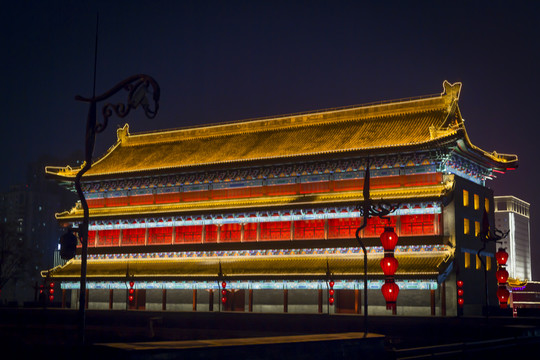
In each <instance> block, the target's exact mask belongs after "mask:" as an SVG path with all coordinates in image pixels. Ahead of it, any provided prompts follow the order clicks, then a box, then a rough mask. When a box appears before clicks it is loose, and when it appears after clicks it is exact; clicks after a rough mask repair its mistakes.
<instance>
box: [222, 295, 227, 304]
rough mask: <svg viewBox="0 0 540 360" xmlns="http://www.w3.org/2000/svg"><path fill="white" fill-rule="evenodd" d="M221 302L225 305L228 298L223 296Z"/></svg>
mask: <svg viewBox="0 0 540 360" xmlns="http://www.w3.org/2000/svg"><path fill="white" fill-rule="evenodd" d="M221 302H222V303H223V304H225V303H226V302H227V298H226V297H225V296H223V297H222V298H221Z"/></svg>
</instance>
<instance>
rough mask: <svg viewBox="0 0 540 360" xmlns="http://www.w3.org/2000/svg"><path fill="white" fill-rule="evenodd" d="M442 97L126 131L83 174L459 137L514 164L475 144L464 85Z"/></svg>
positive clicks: (69, 173) (65, 171)
mask: <svg viewBox="0 0 540 360" xmlns="http://www.w3.org/2000/svg"><path fill="white" fill-rule="evenodd" d="M443 87H444V92H443V93H442V94H441V95H440V96H435V97H426V98H419V99H408V100H404V101H394V102H386V103H384V102H383V103H376V104H369V105H361V106H353V107H347V108H340V109H331V110H320V111H313V112H309V113H303V114H296V115H287V116H278V117H274V118H264V119H255V120H247V121H240V122H234V123H226V124H217V125H208V126H201V127H195V128H184V129H179V130H170V131H156V132H150V133H141V134H133V135H132V134H130V133H129V128H128V125H127V124H126V126H125V127H124V128H122V129H118V141H117V143H116V144H115V145H114V146H113V147H111V149H109V151H108V152H107V153H106V154H105V155H104V156H103V157H101V158H100V159H98V160H97V161H95V162H94V164H93V166H92V168H91V169H90V170H89V171H88V172H87V173H86V174H85V175H84V176H85V177H86V178H95V177H100V176H112V175H115V174H130V173H141V172H142V173H144V172H158V171H168V170H178V169H190V168H198V167H212V166H224V165H226V164H232V163H234V164H240V163H245V162H253V161H268V160H272V159H287V158H292V157H294V158H298V157H311V156H315V157H320V156H324V155H330V154H334V155H336V156H339V155H340V154H348V153H351V152H355V151H373V150H376V151H384V150H385V149H396V148H400V149H401V148H404V147H405V148H407V147H418V146H428V145H429V144H431V143H434V142H440V141H445V140H447V141H450V140H451V139H454V138H462V139H464V140H465V141H466V143H467V144H468V145H470V148H472V149H474V151H476V152H478V153H479V154H480V156H485V157H487V158H489V159H490V160H491V161H495V162H502V163H505V162H508V161H517V157H515V155H497V154H496V153H487V152H484V151H482V150H480V149H478V148H476V147H474V146H473V145H472V144H471V143H470V141H469V139H468V137H467V135H466V132H465V128H464V125H463V119H462V118H461V116H460V113H459V109H458V106H457V101H458V99H459V93H460V89H461V83H455V84H450V83H448V82H447V81H445V82H444V83H443ZM78 171H79V169H72V168H70V167H65V168H58V167H47V168H46V172H47V173H48V174H51V175H54V176H58V177H61V178H73V177H75V174H76V173H77V172H78Z"/></svg>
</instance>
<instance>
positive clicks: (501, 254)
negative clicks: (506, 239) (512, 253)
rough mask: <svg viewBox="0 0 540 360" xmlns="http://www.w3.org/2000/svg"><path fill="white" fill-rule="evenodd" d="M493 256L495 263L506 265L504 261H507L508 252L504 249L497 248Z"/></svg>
mask: <svg viewBox="0 0 540 360" xmlns="http://www.w3.org/2000/svg"><path fill="white" fill-rule="evenodd" d="M495 258H496V259H497V263H498V264H499V265H506V262H507V261H508V253H507V252H506V250H505V249H503V248H499V251H497V253H496V254H495Z"/></svg>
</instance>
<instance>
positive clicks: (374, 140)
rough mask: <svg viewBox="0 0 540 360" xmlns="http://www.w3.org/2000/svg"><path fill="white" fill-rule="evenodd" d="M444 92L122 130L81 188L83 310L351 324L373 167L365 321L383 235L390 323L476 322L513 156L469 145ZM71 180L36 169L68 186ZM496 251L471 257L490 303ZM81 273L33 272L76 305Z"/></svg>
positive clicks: (74, 265)
mask: <svg viewBox="0 0 540 360" xmlns="http://www.w3.org/2000/svg"><path fill="white" fill-rule="evenodd" d="M443 85H444V91H443V93H442V94H441V95H435V96H426V97H419V98H411V99H405V100H398V101H388V102H378V103H374V104H367V105H361V106H350V107H344V108H337V109H327V110H319V111H312V112H306V113H300V114H292V115H283V116H276V117H269V118H260V119H253V120H246V121H238V122H231V123H222V124H216V125H204V126H199V127H190V128H184V129H179V130H169V131H155V132H149V133H139V134H131V133H130V131H129V127H128V125H127V124H126V126H124V127H123V128H121V129H119V130H118V140H117V142H116V144H114V145H113V146H112V147H111V148H110V149H109V150H108V151H107V152H106V154H105V155H103V156H102V157H101V158H99V159H97V160H96V161H95V163H94V165H93V167H92V168H91V169H90V170H89V171H88V172H87V173H86V174H85V175H84V177H83V182H84V189H85V194H86V198H87V199H88V203H89V206H90V229H89V258H88V290H87V291H88V296H87V297H86V299H87V301H88V307H89V308H105V309H107V308H108V309H126V308H130V309H135V308H136V309H150V310H161V309H163V310H189V311H191V310H197V311H223V310H234V311H255V312H256V311H259V312H276V311H278V312H283V311H284V312H313V313H317V312H324V313H326V312H331V313H333V312H341V313H361V311H362V306H363V304H362V299H363V295H362V292H363V291H366V289H364V286H363V280H362V279H363V252H362V249H361V247H360V246H359V243H358V242H357V240H356V239H355V232H356V229H357V228H358V227H359V226H360V224H361V223H362V218H361V217H360V213H359V210H358V208H359V205H360V204H361V202H362V201H363V200H364V198H363V193H362V190H363V185H364V177H365V175H366V165H367V164H369V166H370V175H371V181H370V184H371V185H370V198H371V199H372V200H373V201H375V202H377V201H384V202H386V203H392V204H396V206H397V210H396V211H394V212H393V213H391V214H390V216H389V217H388V218H386V219H381V218H378V217H372V218H369V219H368V222H367V227H366V228H364V229H363V230H362V231H361V234H360V235H361V237H362V241H363V242H364V244H365V245H366V246H367V252H368V264H367V265H368V279H369V282H368V289H367V291H368V294H369V300H368V303H369V306H370V314H389V313H391V312H388V311H387V310H386V307H385V300H384V298H383V296H382V295H381V291H380V289H381V286H382V284H383V282H384V275H383V272H382V270H381V266H380V261H381V259H382V258H383V254H384V252H383V248H382V246H381V242H380V240H379V236H380V234H381V233H382V232H383V230H384V228H385V226H392V227H393V228H394V230H395V232H396V233H397V235H398V236H399V241H398V245H397V247H396V249H395V258H396V259H397V260H398V262H399V267H398V269H397V272H396V274H395V282H396V284H398V286H399V288H400V292H399V297H398V300H397V314H398V315H430V314H432V315H455V314H457V313H458V312H463V313H479V312H480V311H481V309H482V306H483V304H484V301H485V298H484V297H483V296H484V295H483V294H484V281H483V279H484V273H483V271H479V265H478V264H479V260H480V259H478V256H477V252H478V250H479V249H480V248H481V247H482V243H481V242H480V241H479V240H478V239H477V238H476V237H475V236H476V235H477V234H478V233H479V231H480V224H481V221H482V216H483V213H484V211H486V212H487V214H488V215H489V219H490V222H491V223H492V224H493V208H494V206H493V193H492V191H491V190H490V189H489V188H488V187H486V180H488V179H492V178H493V177H494V174H496V173H504V172H506V171H507V170H509V169H513V168H516V166H517V161H518V160H517V156H515V155H503V154H498V153H496V152H486V151H484V150H481V149H479V148H478V147H476V146H474V145H473V144H472V143H471V141H470V140H469V137H468V135H467V132H466V129H465V126H464V122H463V119H462V117H461V113H460V109H459V106H458V100H459V94H460V89H461V84H460V83H455V84H450V83H448V82H444V84H443ZM78 171H79V169H77V168H71V167H47V168H46V172H47V174H49V176H51V177H52V178H55V179H57V180H58V181H60V182H62V183H64V184H66V186H68V187H71V186H72V182H73V180H74V177H75V175H76V173H77V172H78ZM82 217H83V211H82V208H81V206H80V204H77V205H76V206H75V207H74V208H73V209H71V210H68V211H65V212H62V213H59V214H57V218H58V221H59V222H60V224H61V225H62V226H64V227H68V226H71V227H77V226H78V224H79V223H80V222H81V220H82ZM494 252H495V245H494V244H488V247H487V248H486V249H485V250H483V251H482V252H481V253H480V257H482V259H483V260H485V263H486V266H487V268H488V279H490V280H489V286H488V288H489V290H490V294H489V296H490V298H491V299H490V301H491V304H492V305H495V306H496V305H497V300H496V297H495V289H496V286H497V284H496V280H495V275H494V273H495V271H494V270H496V269H495V267H496V266H495V265H496V263H495V262H494V260H492V258H493V256H494ZM475 260H476V261H475ZM80 264H81V262H80V257H78V258H77V257H76V258H75V259H73V260H71V261H69V262H68V263H66V264H65V265H64V266H59V267H56V268H54V269H51V270H49V271H44V272H43V276H44V277H46V278H47V279H51V280H55V281H56V282H57V283H58V282H60V283H61V287H62V289H63V296H64V299H65V300H66V302H69V299H71V306H73V307H75V306H77V303H78V302H77V296H78V293H77V290H78V287H79V278H80ZM492 264H493V265H492ZM458 280H460V281H463V285H462V289H463V290H464V294H463V295H462V296H458V295H457V289H456V281H458ZM330 281H333V283H334V287H333V288H334V289H335V294H334V298H335V303H334V304H333V305H330V304H329V302H328V298H329V292H328V290H329V282H330ZM130 282H133V288H134V290H135V291H134V298H133V300H130V299H129V296H128V289H129V288H130ZM222 282H225V291H224V294H225V295H224V296H223V297H225V299H224V300H225V301H224V303H223V304H222V302H221V300H220V298H221V297H222V295H221V291H222V287H221V284H222ZM69 293H70V294H71V295H70V296H69ZM458 298H462V299H463V307H460V306H459V305H458Z"/></svg>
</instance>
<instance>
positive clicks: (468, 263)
mask: <svg viewBox="0 0 540 360" xmlns="http://www.w3.org/2000/svg"><path fill="white" fill-rule="evenodd" d="M464 255H465V258H464V265H465V269H468V268H470V267H471V254H469V253H468V252H466V253H464Z"/></svg>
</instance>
